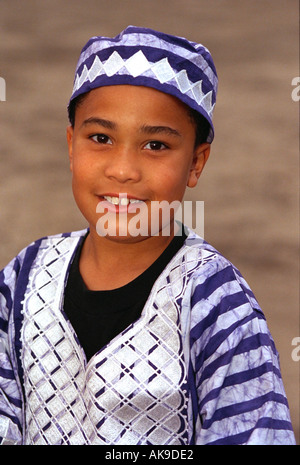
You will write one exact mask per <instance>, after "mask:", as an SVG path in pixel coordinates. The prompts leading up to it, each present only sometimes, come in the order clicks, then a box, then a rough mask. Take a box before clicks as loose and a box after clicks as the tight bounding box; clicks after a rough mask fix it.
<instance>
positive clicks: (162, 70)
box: [73, 50, 214, 116]
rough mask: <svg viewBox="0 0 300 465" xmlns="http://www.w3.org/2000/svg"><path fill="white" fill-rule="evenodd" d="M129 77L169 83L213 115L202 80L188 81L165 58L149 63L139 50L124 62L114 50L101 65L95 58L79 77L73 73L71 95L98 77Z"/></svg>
mask: <svg viewBox="0 0 300 465" xmlns="http://www.w3.org/2000/svg"><path fill="white" fill-rule="evenodd" d="M116 74H118V75H130V76H132V77H134V78H135V77H138V76H144V77H149V78H154V79H158V80H159V82H160V83H161V84H166V83H167V84H169V85H171V86H173V87H176V88H178V89H179V90H180V92H181V93H182V94H186V95H187V96H188V97H190V98H191V99H192V100H195V101H196V102H197V104H198V105H200V104H201V107H203V108H204V110H205V111H206V112H207V114H208V115H209V116H211V115H212V112H213V109H214V104H212V91H210V92H208V93H207V94H205V93H203V91H202V80H200V81H197V82H195V83H193V82H191V81H190V80H189V78H188V74H187V72H186V70H185V69H183V70H181V71H179V72H178V73H175V72H174V70H173V68H172V67H171V66H170V64H169V61H168V58H163V59H161V60H159V61H158V62H156V63H150V62H149V61H148V59H147V58H146V56H145V55H144V53H143V52H142V51H141V50H139V51H138V52H136V53H135V54H134V55H132V56H131V57H130V58H128V59H127V60H124V59H123V58H122V57H121V56H120V54H119V53H118V52H116V51H114V52H113V53H112V54H111V55H110V57H109V58H108V59H107V60H106V61H105V62H102V61H101V60H100V58H99V57H98V56H96V57H95V59H94V61H93V63H92V65H91V67H90V68H89V69H88V68H87V66H86V65H84V67H83V69H82V72H81V74H80V75H79V74H78V73H77V74H76V78H75V82H74V88H73V95H74V94H75V93H76V91H77V90H78V89H80V88H81V87H82V85H83V84H84V83H85V82H87V81H89V82H93V81H94V80H95V79H96V78H97V77H98V76H101V75H106V76H107V77H112V76H114V75H116Z"/></svg>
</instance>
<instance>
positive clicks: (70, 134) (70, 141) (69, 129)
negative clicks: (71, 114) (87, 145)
mask: <svg viewBox="0 0 300 465" xmlns="http://www.w3.org/2000/svg"><path fill="white" fill-rule="evenodd" d="M73 132H74V130H73V127H72V126H68V127H67V143H68V151H69V160H70V169H71V171H72V163H73Z"/></svg>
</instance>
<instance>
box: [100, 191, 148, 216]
mask: <svg viewBox="0 0 300 465" xmlns="http://www.w3.org/2000/svg"><path fill="white" fill-rule="evenodd" d="M98 198H99V200H100V204H101V205H102V207H101V208H104V209H105V210H108V211H110V212H113V213H136V212H137V210H136V209H137V208H143V206H144V204H145V201H144V200H142V199H138V198H136V197H134V196H133V195H129V194H123V193H122V194H102V195H99V196H98Z"/></svg>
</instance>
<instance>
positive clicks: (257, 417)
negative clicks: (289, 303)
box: [0, 231, 295, 445]
mask: <svg viewBox="0 0 300 465" xmlns="http://www.w3.org/2000/svg"><path fill="white" fill-rule="evenodd" d="M84 234H86V231H79V232H75V233H71V234H63V235H56V236H50V237H45V238H43V239H40V240H39V241H36V242H34V243H33V244H31V245H30V246H29V247H27V248H26V249H24V250H23V251H22V252H21V253H20V254H19V255H18V256H17V257H16V258H15V259H14V260H12V261H11V263H10V264H9V265H8V266H7V267H5V268H4V269H3V270H2V272H1V274H0V443H2V444H103V445H109V444H116V445H117V444H126V445H129V444H158V445H166V444H168V445H195V444H198V445H200V444H221V445H225V444H295V439H294V434H293V431H292V426H291V421H290V414H289V409H288V404H287V399H286V395H285V392H284V387H283V383H282V379H281V374H280V367H279V360H278V354H277V351H276V348H275V345H274V342H273V340H272V338H271V335H270V333H269V330H268V328H267V325H266V321H265V318H264V315H263V313H262V311H261V309H260V308H259V305H258V303H257V301H256V300H255V297H254V296H253V293H252V292H251V290H250V289H249V287H248V285H247V283H246V282H245V280H244V279H243V277H242V276H241V274H240V273H239V271H238V270H237V269H236V268H235V267H234V266H233V265H232V264H231V263H230V262H228V261H227V260H226V259H225V258H224V257H223V256H222V255H220V254H219V253H218V252H217V251H216V250H215V249H214V248H213V247H211V246H210V245H209V244H207V243H206V242H205V241H203V240H202V239H201V238H199V237H198V236H197V235H195V234H194V233H193V232H190V233H189V236H188V238H187V239H186V241H185V243H184V246H183V247H182V248H181V249H180V250H179V251H178V252H177V254H176V255H175V256H174V257H173V259H172V260H171V262H170V263H169V264H168V266H167V268H166V269H165V270H164V271H163V273H162V274H161V275H160V276H159V278H158V279H157V281H156V283H155V285H154V286H153V288H152V291H151V293H150V295H149V298H148V300H147V303H146V305H145V307H144V310H143V312H142V315H141V317H140V318H139V320H137V321H136V322H135V323H133V324H132V325H130V326H129V327H128V328H126V330H125V331H123V332H122V333H121V334H119V335H118V336H117V337H116V338H114V339H113V340H112V341H111V342H110V343H109V344H108V345H107V346H106V347H104V348H102V349H101V350H100V351H99V352H98V353H97V354H95V355H94V357H92V359H91V360H90V361H89V362H88V363H87V361H86V358H85V354H84V352H83V349H82V347H81V346H80V343H79V341H78V338H77V336H76V334H75V332H74V329H73V328H72V326H71V324H70V322H69V321H68V319H67V317H66V315H65V314H64V312H63V309H62V305H63V295H64V288H65V285H66V281H67V277H68V270H69V267H70V263H71V262H72V258H73V256H74V252H75V250H76V247H77V246H78V244H79V242H80V240H81V239H82V237H83V236H84Z"/></svg>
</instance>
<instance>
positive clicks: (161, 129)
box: [81, 116, 182, 137]
mask: <svg viewBox="0 0 300 465" xmlns="http://www.w3.org/2000/svg"><path fill="white" fill-rule="evenodd" d="M89 124H97V125H99V126H102V127H103V128H105V129H117V124H116V123H114V122H113V121H109V120H106V119H103V118H98V117H96V116H92V117H91V118H87V119H86V120H84V121H83V123H82V125H81V127H84V126H88V125H89ZM139 131H140V132H142V133H146V134H149V135H155V134H166V135H169V136H177V137H182V136H181V134H180V132H178V131H177V130H176V129H173V128H170V127H169V126H150V125H146V124H144V125H143V126H141V127H140V129H139Z"/></svg>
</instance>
